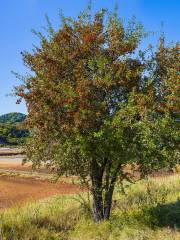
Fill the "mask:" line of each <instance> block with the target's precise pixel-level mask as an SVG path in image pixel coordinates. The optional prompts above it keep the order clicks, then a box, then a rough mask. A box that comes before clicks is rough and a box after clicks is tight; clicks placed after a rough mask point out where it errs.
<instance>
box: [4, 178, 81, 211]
mask: <svg viewBox="0 0 180 240" xmlns="http://www.w3.org/2000/svg"><path fill="white" fill-rule="evenodd" d="M80 191H82V189H81V188H80V187H78V186H77V185H74V184H68V183H65V182H62V181H60V182H58V183H51V182H50V181H48V180H35V179H33V178H21V177H8V176H1V177H0V209H2V208H7V207H11V206H14V205H16V204H19V203H24V202H26V201H29V200H38V199H42V198H46V197H49V196H53V195H58V194H72V193H77V192H80Z"/></svg>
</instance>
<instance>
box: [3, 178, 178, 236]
mask: <svg viewBox="0 0 180 240" xmlns="http://www.w3.org/2000/svg"><path fill="white" fill-rule="evenodd" d="M179 186H180V177H179V175H174V176H169V177H161V178H155V179H149V180H143V181H140V182H138V183H136V184H133V185H127V186H126V191H125V195H124V194H122V193H121V192H119V191H118V189H119V188H116V191H115V194H114V198H113V208H112V216H111V218H110V220H109V221H104V222H101V223H100V224H98V225H97V224H95V223H93V222H92V220H91V213H90V210H89V209H90V208H89V204H90V203H89V202H88V200H87V199H88V197H87V193H83V194H82V195H71V196H63V197H58V196H57V197H53V198H51V199H48V200H44V201H42V202H39V203H29V204H27V205H26V206H24V207H22V206H21V208H20V207H19V206H17V207H15V208H13V209H9V210H6V211H3V212H1V214H0V236H1V239H2V240H9V239H13V240H32V239H33V240H46V239H47V240H50V239H52V240H60V239H62V240H68V239H71V240H84V239H87V240H116V239H118V240H153V239H158V240H161V239H163V240H178V239H179V238H180V232H179V230H180V193H179ZM90 201H91V200H90Z"/></svg>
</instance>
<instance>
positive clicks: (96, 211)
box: [92, 190, 104, 223]
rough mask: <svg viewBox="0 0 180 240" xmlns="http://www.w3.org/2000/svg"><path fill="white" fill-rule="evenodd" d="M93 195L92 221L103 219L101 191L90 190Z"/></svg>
mask: <svg viewBox="0 0 180 240" xmlns="http://www.w3.org/2000/svg"><path fill="white" fill-rule="evenodd" d="M92 195H93V220H94V222H96V223H97V222H101V221H102V220H103V218H104V217H103V200H102V192H100V191H96V190H92Z"/></svg>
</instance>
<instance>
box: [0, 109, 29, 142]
mask: <svg viewBox="0 0 180 240" xmlns="http://www.w3.org/2000/svg"><path fill="white" fill-rule="evenodd" d="M25 118H26V115H25V114H22V113H8V114H4V115H2V116H0V146H6V145H8V146H10V145H12V146H17V145H22V144H24V143H25V140H26V138H27V137H28V135H29V131H28V130H27V129H26V128H25V127H24V126H23V124H22V123H23V121H24V120H25Z"/></svg>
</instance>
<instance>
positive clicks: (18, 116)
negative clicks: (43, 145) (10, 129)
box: [0, 112, 26, 124]
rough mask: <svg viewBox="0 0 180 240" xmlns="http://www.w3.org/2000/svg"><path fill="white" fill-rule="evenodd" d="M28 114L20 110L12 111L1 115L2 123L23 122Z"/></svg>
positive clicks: (0, 121) (0, 120)
mask: <svg viewBox="0 0 180 240" xmlns="http://www.w3.org/2000/svg"><path fill="white" fill-rule="evenodd" d="M25 118H26V115H25V114H23V113H18V112H11V113H7V114H4V115H1V116H0V123H11V124H16V123H21V122H23V121H24V120H25Z"/></svg>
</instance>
